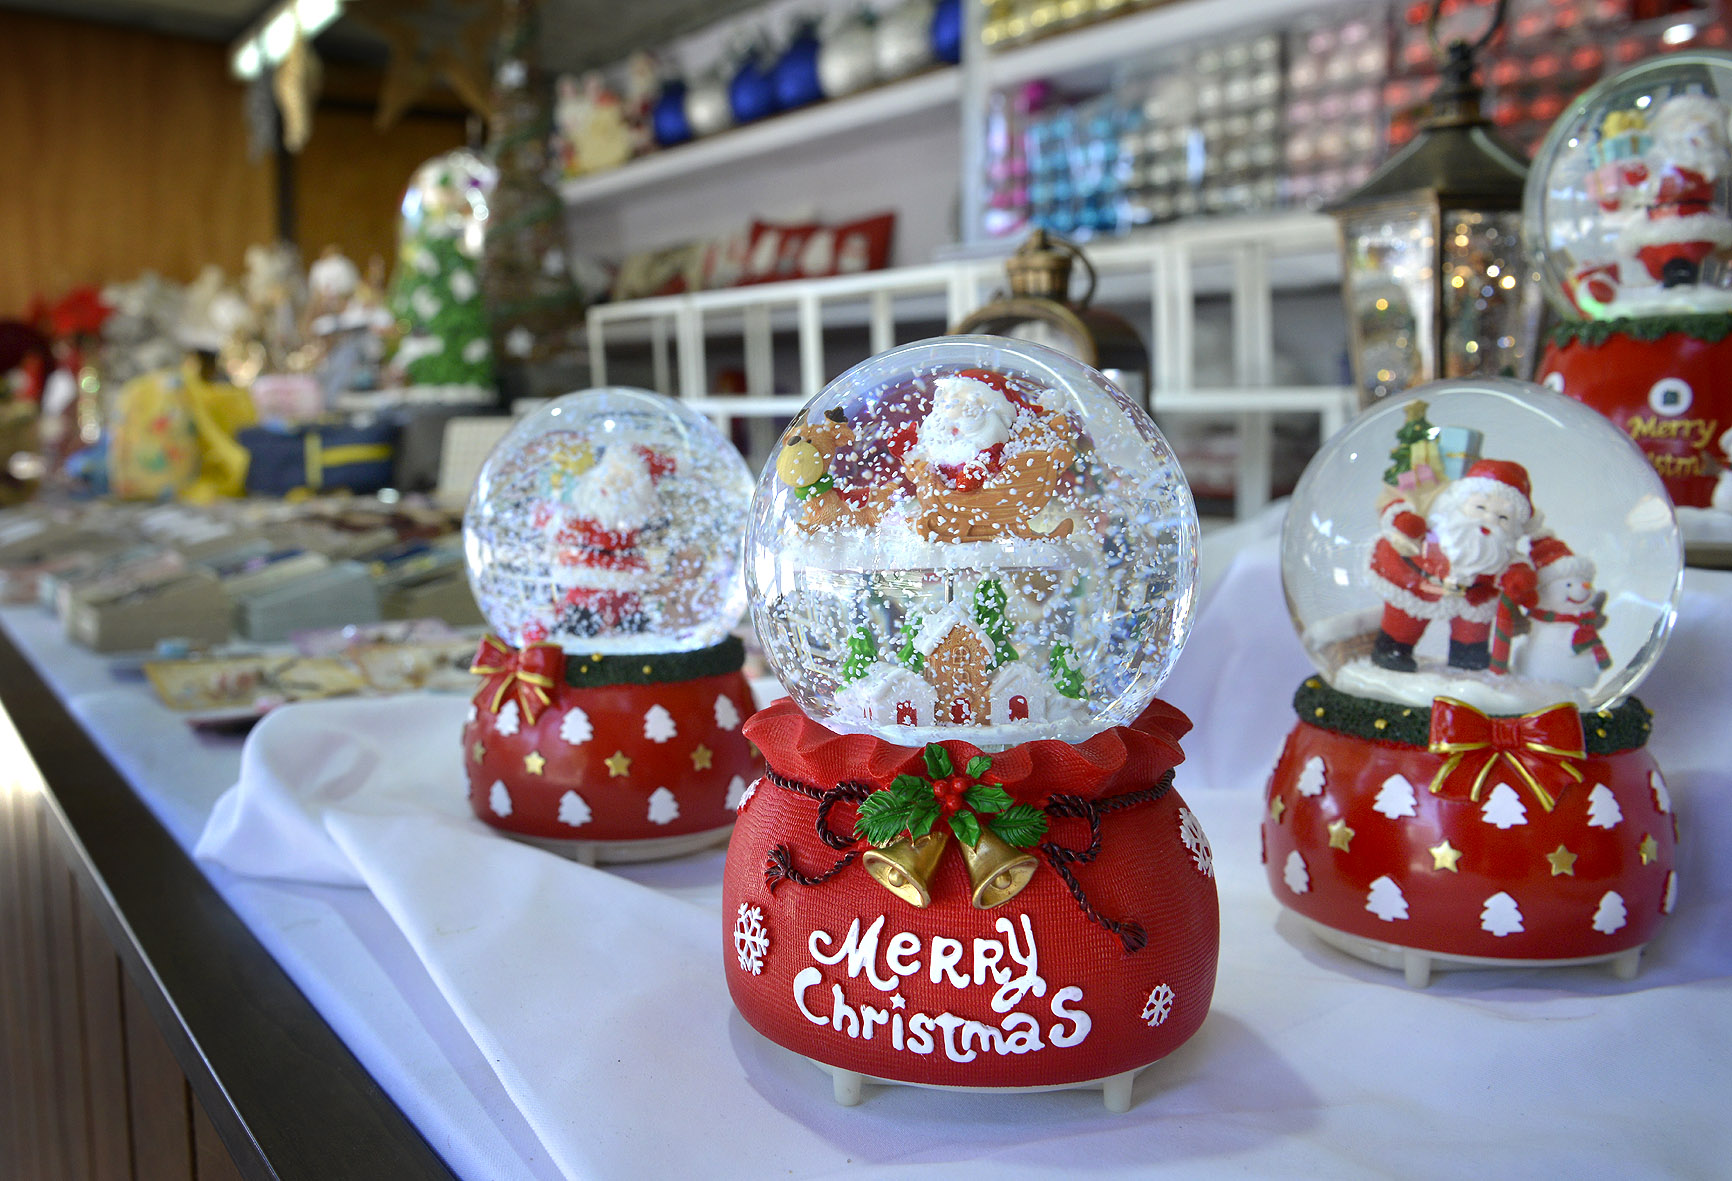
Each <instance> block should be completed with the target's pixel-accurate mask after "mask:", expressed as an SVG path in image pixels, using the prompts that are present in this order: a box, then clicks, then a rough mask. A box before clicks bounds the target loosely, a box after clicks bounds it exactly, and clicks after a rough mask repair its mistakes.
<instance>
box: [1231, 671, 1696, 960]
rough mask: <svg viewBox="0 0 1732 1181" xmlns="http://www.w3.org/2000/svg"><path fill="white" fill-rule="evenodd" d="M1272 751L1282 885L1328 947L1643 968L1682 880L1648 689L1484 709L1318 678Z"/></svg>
mask: <svg viewBox="0 0 1732 1181" xmlns="http://www.w3.org/2000/svg"><path fill="white" fill-rule="evenodd" d="M1294 706H1295V708H1296V710H1297V711H1298V714H1299V723H1298V724H1297V725H1296V726H1294V728H1293V731H1292V733H1291V734H1289V735H1288V737H1287V744H1286V746H1285V747H1284V748H1283V750H1282V752H1281V757H1280V759H1279V761H1278V762H1277V763H1276V765H1275V773H1274V776H1273V777H1272V779H1271V781H1270V784H1269V797H1268V801H1267V807H1266V809H1265V812H1264V816H1263V860H1264V863H1265V864H1266V865H1267V867H1268V873H1269V884H1270V886H1271V887H1272V888H1273V889H1274V891H1275V896H1276V897H1277V898H1278V899H1279V900H1280V901H1281V902H1282V904H1283V905H1285V906H1287V907H1288V908H1289V909H1290V910H1292V911H1293V912H1294V913H1296V914H1298V915H1300V916H1301V917H1302V918H1304V919H1306V920H1308V923H1309V925H1310V926H1312V927H1313V929H1314V930H1315V931H1316V932H1317V934H1318V935H1319V936H1320V937H1321V938H1323V939H1324V941H1325V942H1328V943H1330V944H1332V945H1334V946H1336V947H1339V948H1341V949H1342V950H1344V951H1347V952H1349V953H1351V954H1354V955H1357V956H1359V957H1361V958H1363V959H1367V960H1371V961H1372V962H1374V963H1379V964H1383V965H1384V966H1386V967H1392V968H1401V969H1404V970H1405V972H1406V975H1407V979H1408V982H1409V983H1410V984H1413V985H1415V986H1417V987H1423V986H1424V985H1425V984H1426V983H1427V982H1428V981H1429V979H1430V973H1431V971H1432V969H1433V968H1434V967H1438V968H1465V967H1491V966H1510V965H1521V966H1533V965H1539V964H1550V965H1564V964H1579V963H1589V962H1596V961H1609V962H1610V963H1611V964H1612V966H1613V968H1614V970H1615V971H1616V972H1617V973H1618V975H1619V976H1621V977H1624V978H1626V979H1627V978H1630V977H1633V976H1634V975H1635V972H1636V970H1637V967H1638V965H1639V962H1640V957H1641V951H1642V948H1643V946H1644V945H1645V944H1646V943H1647V942H1648V941H1649V940H1650V939H1652V938H1653V936H1654V934H1655V932H1656V931H1657V930H1658V928H1659V926H1660V923H1661V921H1662V919H1663V918H1664V916H1665V915H1666V914H1668V913H1670V911H1671V909H1672V905H1673V900H1674V897H1675V893H1676V889H1677V876H1676V874H1675V873H1674V872H1673V854H1674V850H1675V847H1676V843H1677V832H1676V820H1675V818H1674V816H1673V814H1672V804H1671V799H1670V797H1669V795H1668V794H1667V791H1666V784H1665V781H1664V780H1663V779H1662V778H1661V776H1660V772H1659V769H1658V768H1657V767H1656V766H1655V764H1654V760H1653V759H1652V758H1651V757H1649V755H1648V753H1647V751H1646V750H1645V749H1644V746H1645V744H1646V742H1647V738H1648V729H1649V720H1648V712H1647V710H1646V709H1645V708H1644V707H1643V706H1642V704H1641V703H1640V702H1639V701H1636V700H1635V699H1634V698H1630V699H1627V700H1626V701H1625V702H1624V704H1623V705H1621V706H1618V707H1616V708H1612V709H1605V710H1600V711H1596V712H1591V713H1579V714H1578V713H1577V712H1576V711H1575V710H1574V709H1573V708H1571V707H1570V706H1567V705H1559V706H1554V707H1552V708H1551V709H1547V710H1539V711H1536V712H1534V713H1531V714H1526V715H1522V716H1520V717H1489V718H1488V717H1487V716H1486V715H1484V714H1481V713H1479V712H1478V711H1477V710H1474V709H1472V708H1471V707H1469V706H1465V705H1462V704H1461V703H1458V702H1453V701H1451V700H1450V699H1448V698H1438V699H1437V701H1435V702H1434V703H1433V705H1432V708H1431V710H1430V711H1429V716H1427V713H1428V711H1426V710H1425V709H1424V708H1422V707H1421V708H1414V707H1409V706H1403V705H1396V704H1391V703H1389V702H1384V701H1377V700H1373V699H1370V698H1364V697H1355V696H1351V695H1348V694H1346V693H1341V692H1339V691H1337V690H1335V689H1332V688H1330V687H1329V686H1327V685H1325V684H1324V683H1323V681H1322V680H1321V679H1319V678H1316V677H1313V678H1311V679H1309V680H1307V681H1306V682H1305V683H1304V684H1303V685H1302V686H1301V687H1300V689H1299V692H1298V694H1297V696H1296V697H1295V698H1294Z"/></svg>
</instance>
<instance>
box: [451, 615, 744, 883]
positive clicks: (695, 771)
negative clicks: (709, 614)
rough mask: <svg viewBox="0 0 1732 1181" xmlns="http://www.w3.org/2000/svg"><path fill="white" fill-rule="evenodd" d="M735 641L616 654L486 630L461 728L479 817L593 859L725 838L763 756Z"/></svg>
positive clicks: (676, 851) (653, 853) (683, 848)
mask: <svg viewBox="0 0 1732 1181" xmlns="http://www.w3.org/2000/svg"><path fill="white" fill-rule="evenodd" d="M744 656H745V651H744V648H743V647H742V645H741V643H740V641H739V640H738V639H736V638H734V637H729V638H728V639H727V640H724V641H723V642H722V643H720V644H717V645H715V646H714V647H711V648H704V649H700V650H698V651H692V652H665V653H653V654H629V655H609V656H581V655H576V654H567V653H565V652H564V651H562V650H561V649H560V648H559V647H558V646H556V645H553V644H531V645H528V646H527V647H525V648H523V649H521V650H518V649H513V648H512V647H510V646H509V645H507V644H505V643H504V642H502V641H500V640H497V639H494V638H492V637H489V638H488V639H487V640H484V641H483V642H482V645H481V650H480V652H479V653H478V654H477V656H476V659H475V667H474V669H473V670H472V671H474V672H476V673H477V674H479V675H481V676H482V677H484V678H485V680H484V681H483V683H482V686H481V689H480V691H479V692H478V693H476V695H475V700H474V704H473V705H472V706H471V708H470V711H469V718H468V721H467V722H466V723H465V724H464V727H463V765H464V767H465V769H466V770H467V772H468V776H469V803H470V806H471V807H473V808H474V809H475V815H476V816H478V817H480V818H481V819H482V820H484V821H486V822H487V823H488V824H490V825H492V826H493V827H494V828H497V829H499V830H501V831H503V832H505V833H508V834H509V835H511V836H514V837H517V838H518V839H520V840H524V841H527V842H529V843H532V844H536V845H541V846H543V847H545V848H549V849H552V850H554V851H555V852H559V853H563V854H565V855H567V856H570V857H573V858H576V859H577V860H580V861H583V862H585V863H588V864H595V863H597V862H622V861H647V860H652V859H655V858H660V857H673V856H679V855H680V854H683V853H688V852H692V851H694V850H696V849H701V848H704V847H706V846H709V845H713V844H716V843H718V842H719V841H721V840H723V839H725V838H726V836H727V834H728V831H729V829H730V827H731V826H732V824H733V822H734V809H735V807H736V806H737V805H738V803H739V801H740V799H741V798H742V797H743V796H744V795H745V792H746V789H747V785H748V784H750V783H751V782H752V781H753V780H754V779H756V778H757V777H758V776H759V775H760V774H762V772H763V762H762V760H761V759H759V758H758V756H757V754H756V752H755V751H754V750H753V749H752V745H751V743H750V742H749V741H748V740H747V739H746V736H745V734H744V733H743V732H742V724H741V723H742V719H744V718H746V717H748V716H749V715H750V713H751V708H752V693H751V688H750V686H749V685H748V684H747V682H746V678H745V675H744V674H743V673H742V672H741V671H740V669H741V665H742V663H743V661H744Z"/></svg>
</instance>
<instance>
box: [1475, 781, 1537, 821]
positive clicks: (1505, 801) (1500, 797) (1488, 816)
mask: <svg viewBox="0 0 1732 1181" xmlns="http://www.w3.org/2000/svg"><path fill="white" fill-rule="evenodd" d="M1479 815H1480V819H1481V820H1484V821H1485V822H1486V823H1487V824H1490V825H1494V826H1496V827H1497V828H1501V829H1511V828H1514V827H1515V826H1516V825H1518V824H1526V823H1527V822H1528V810H1527V809H1526V808H1524V807H1523V806H1522V801H1521V797H1520V796H1518V795H1516V790H1515V788H1513V787H1511V786H1510V785H1509V784H1507V783H1500V784H1498V785H1497V786H1496V787H1494V788H1492V789H1491V795H1489V796H1487V797H1486V800H1485V806H1484V807H1483V808H1481V809H1480V813H1479Z"/></svg>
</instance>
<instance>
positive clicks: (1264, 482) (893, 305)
mask: <svg viewBox="0 0 1732 1181" xmlns="http://www.w3.org/2000/svg"><path fill="white" fill-rule="evenodd" d="M1334 243H1335V231H1334V226H1333V223H1332V222H1330V221H1329V219H1327V218H1324V217H1320V216H1318V215H1315V214H1307V213H1290V214H1278V215H1270V216H1265V217H1255V218H1235V219H1221V220H1218V221H1207V222H1191V223H1184V224H1179V225H1173V226H1167V227H1163V228H1161V229H1158V230H1153V231H1148V232H1145V233H1143V234H1140V235H1138V236H1136V237H1135V238H1133V239H1127V240H1123V241H1118V242H1112V243H1106V244H1102V245H1099V246H1097V247H1095V248H1094V249H1092V250H1091V251H1090V258H1091V260H1092V261H1093V262H1094V265H1095V269H1096V270H1097V271H1098V272H1099V273H1100V275H1101V284H1102V289H1103V291H1108V292H1118V293H1121V294H1123V295H1126V296H1131V298H1130V299H1127V301H1126V302H1127V303H1130V302H1134V303H1135V305H1136V306H1139V307H1146V308H1147V316H1148V319H1147V322H1146V323H1145V324H1143V325H1139V327H1141V328H1142V331H1143V335H1144V339H1145V340H1147V341H1148V342H1149V344H1150V352H1151V355H1152V358H1153V365H1152V381H1153V385H1152V389H1151V391H1150V403H1151V409H1152V411H1153V412H1154V413H1155V415H1156V416H1157V417H1162V416H1166V415H1182V414H1203V415H1208V416H1211V417H1231V418H1232V419H1234V420H1235V422H1236V426H1237V430H1238V434H1239V440H1240V452H1239V454H1240V462H1239V469H1238V473H1237V479H1236V481H1235V493H1236V494H1235V509H1236V511H1237V513H1238V514H1239V515H1240V516H1247V515H1250V514H1252V513H1254V512H1256V511H1257V510H1258V509H1260V508H1261V507H1262V506H1263V505H1264V504H1266V503H1267V502H1268V500H1269V496H1270V482H1271V470H1270V469H1271V451H1272V438H1273V431H1272V416H1273V415H1275V414H1293V413H1299V414H1315V415H1317V416H1318V418H1319V420H1320V427H1321V430H1322V434H1323V436H1324V437H1328V436H1329V435H1331V434H1333V433H1334V432H1335V431H1336V430H1338V429H1340V427H1341V426H1342V425H1343V424H1344V423H1345V422H1346V421H1347V418H1348V417H1349V416H1350V415H1351V414H1352V412H1353V409H1354V405H1355V402H1354V395H1353V391H1352V390H1351V389H1350V388H1349V387H1346V386H1338V385H1318V386H1277V385H1276V384H1275V378H1274V370H1275V365H1274V357H1275V346H1274V333H1273V328H1274V318H1273V316H1274V294H1275V291H1276V290H1277V289H1278V288H1279V287H1280V286H1281V285H1282V281H1283V279H1284V278H1285V279H1292V278H1295V277H1298V279H1299V281H1301V282H1306V283H1307V284H1316V283H1333V282H1336V281H1338V278H1339V270H1338V266H1339V264H1338V263H1332V259H1333V255H1334V249H1335V245H1334ZM1199 273H1209V274H1213V275H1215V276H1218V277H1224V282H1223V279H1222V278H1217V279H1216V280H1215V281H1213V282H1212V283H1211V286H1214V285H1217V284H1220V285H1223V286H1224V290H1225V292H1226V294H1227V296H1228V299H1229V302H1230V306H1231V309H1232V320H1233V384H1232V385H1231V386H1230V387H1227V388H1214V389H1200V388H1197V386H1196V382H1195V374H1194V354H1195V326H1196V297H1197V295H1198V293H1199V285H1198V282H1197V278H1198V275H1199ZM1002 276H1003V269H1002V265H1001V263H1000V262H999V261H998V260H996V259H972V260H956V261H950V262H943V263H933V264H929V265H926V266H917V267H900V268H896V269H892V270H886V271H874V272H870V273H867V274H862V275H850V276H845V277H840V278H832V279H816V280H804V281H795V282H787V283H773V284H764V285H761V286H754V287H745V288H736V289H733V290H728V291H713V292H701V293H697V294H692V295H678V296H667V297H662V298H658V299H642V300H632V301H628V302H624V303H617V304H602V305H598V306H596V307H593V308H591V309H590V310H589V313H588V323H587V328H588V333H589V357H590V380H591V383H592V384H593V385H597V386H601V385H606V384H607V381H608V347H609V343H610V341H611V342H612V343H613V344H614V345H616V346H620V345H624V344H626V343H628V342H631V343H638V344H641V343H642V342H644V341H646V340H647V341H648V343H649V353H650V367H651V374H652V378H651V380H652V384H653V385H654V387H655V388H656V389H657V390H659V391H661V392H662V393H666V394H669V395H672V396H676V397H679V398H681V399H684V400H685V401H686V402H687V403H689V404H690V405H691V406H692V407H693V408H694V409H697V410H699V411H701V412H703V413H705V414H709V415H711V416H713V417H715V418H716V419H718V420H726V419H729V418H743V419H748V420H754V421H755V422H758V423H761V424H762V427H760V428H759V434H760V435H761V434H762V433H763V430H764V428H768V427H770V425H771V424H770V420H771V419H775V418H787V417H792V416H793V415H794V414H795V413H797V412H798V411H799V409H800V408H801V407H802V406H803V405H804V404H805V403H806V402H807V400H809V399H810V398H812V397H813V396H815V395H816V394H817V393H818V392H819V391H820V390H821V389H823V387H824V385H825V383H826V382H828V381H829V380H830V379H831V378H833V377H835V376H836V375H837V371H838V369H837V367H836V366H834V365H832V364H831V363H830V362H829V360H828V359H827V356H826V340H825V337H826V331H827V330H833V329H836V328H839V327H854V328H858V327H859V326H861V325H862V324H864V326H865V327H866V329H867V336H868V343H869V349H870V351H871V352H872V353H878V352H882V351H884V350H885V349H888V348H891V347H894V346H895V345H896V344H897V343H900V342H899V339H898V336H897V323H898V318H899V316H898V312H899V309H900V312H901V317H900V318H901V319H902V320H903V321H904V322H906V320H907V319H909V318H910V315H911V313H914V312H916V311H917V313H918V315H919V317H920V318H922V319H925V320H930V319H932V318H933V312H934V311H937V310H939V309H942V319H943V320H944V321H945V322H946V323H956V322H957V321H959V320H960V319H962V317H963V316H964V315H966V314H967V313H969V312H971V311H973V310H974V309H975V308H977V307H979V306H980V305H981V304H982V303H984V302H985V301H986V299H987V298H989V295H990V292H991V291H992V290H993V289H995V288H997V287H999V286H1001V285H1002ZM790 326H791V327H792V329H793V331H794V335H795V347H796V349H797V351H798V358H797V362H798V364H797V372H798V390H797V392H795V393H792V394H787V393H778V392H777V390H776V372H777V367H776V352H775V350H776V337H777V330H778V327H780V328H781V330H782V331H784V332H786V331H787V329H788V328H789V327H790ZM736 336H737V337H738V338H739V339H740V341H741V343H742V351H743V355H744V359H745V365H744V369H745V378H746V391H745V393H744V394H743V395H738V396H735V395H719V394H716V393H714V392H713V391H712V390H711V388H710V379H709V372H708V351H709V346H710V342H711V341H712V340H715V339H717V338H719V337H736ZM764 449H765V450H767V443H766V444H765V447H764Z"/></svg>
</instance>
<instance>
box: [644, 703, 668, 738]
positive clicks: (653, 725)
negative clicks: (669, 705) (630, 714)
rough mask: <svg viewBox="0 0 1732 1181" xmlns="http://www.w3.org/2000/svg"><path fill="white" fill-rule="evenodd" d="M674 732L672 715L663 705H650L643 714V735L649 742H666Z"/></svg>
mask: <svg viewBox="0 0 1732 1181" xmlns="http://www.w3.org/2000/svg"><path fill="white" fill-rule="evenodd" d="M674 733H675V730H674V716H673V715H672V714H670V713H669V712H668V711H667V709H666V708H665V707H663V706H660V705H652V706H650V707H649V712H647V713H645V714H644V716H643V736H644V737H645V738H647V739H649V740H650V741H651V742H666V741H667V740H668V739H670V738H672V737H673V736H674Z"/></svg>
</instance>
